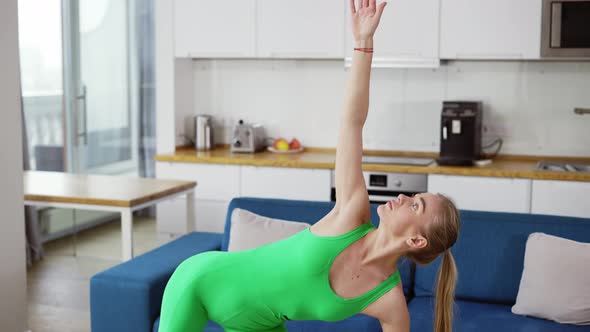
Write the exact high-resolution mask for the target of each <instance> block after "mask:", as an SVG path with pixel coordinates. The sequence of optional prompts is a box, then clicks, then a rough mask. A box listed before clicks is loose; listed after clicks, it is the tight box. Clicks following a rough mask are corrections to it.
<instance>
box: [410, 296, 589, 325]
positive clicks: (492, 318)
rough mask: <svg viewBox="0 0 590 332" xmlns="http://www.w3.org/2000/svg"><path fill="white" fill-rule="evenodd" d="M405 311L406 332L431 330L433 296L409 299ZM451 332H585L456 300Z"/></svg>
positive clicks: (504, 309)
mask: <svg viewBox="0 0 590 332" xmlns="http://www.w3.org/2000/svg"><path fill="white" fill-rule="evenodd" d="M408 310H409V311H410V331H412V332H423V331H433V323H434V298H433V297H415V298H413V299H412V300H411V301H410V303H409V304H408ZM453 331H461V332H465V331H477V332H497V331H510V332H554V331H555V332H581V331H586V332H587V331H588V327H587V326H579V325H569V324H559V323H556V322H553V321H549V320H545V319H540V318H532V317H526V316H519V315H515V314H513V313H512V312H511V311H510V305H505V304H492V303H480V302H471V301H462V300H457V301H456V302H455V319H454V321H453Z"/></svg>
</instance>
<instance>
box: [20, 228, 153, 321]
mask: <svg viewBox="0 0 590 332" xmlns="http://www.w3.org/2000/svg"><path fill="white" fill-rule="evenodd" d="M133 225H134V226H133V236H134V253H135V254H136V255H138V254H141V253H144V252H146V251H149V250H151V249H153V248H156V247H158V246H159V245H161V244H163V243H158V241H157V236H156V222H155V220H154V219H148V218H135V220H134V224H133ZM44 249H45V257H44V258H43V259H42V260H41V261H38V262H36V263H35V264H34V265H33V266H32V267H30V268H29V269H28V271H27V284H28V289H27V293H28V310H29V312H28V322H29V329H30V330H31V331H32V332H58V331H59V332H89V331H90V300H89V299H90V287H89V284H90V283H89V281H90V277H92V276H93V275H94V274H96V273H97V272H100V271H103V270H105V269H107V268H109V267H112V266H114V265H117V264H119V263H120V262H121V261H120V257H121V224H120V222H118V221H115V222H111V223H107V224H104V225H101V226H99V227H96V228H94V229H90V230H87V231H83V232H82V233H79V234H78V235H77V236H76V242H75V245H74V237H66V238H62V239H59V240H55V241H52V242H50V243H46V244H45V246H44Z"/></svg>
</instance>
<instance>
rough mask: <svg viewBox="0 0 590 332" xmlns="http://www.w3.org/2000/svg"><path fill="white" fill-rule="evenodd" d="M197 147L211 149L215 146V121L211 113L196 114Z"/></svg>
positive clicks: (200, 149)
mask: <svg viewBox="0 0 590 332" xmlns="http://www.w3.org/2000/svg"><path fill="white" fill-rule="evenodd" d="M194 122H195V139H194V142H195V149H197V150H199V151H202V150H211V149H212V148H213V129H212V126H213V122H212V119H211V116H210V115H206V114H199V115H196V116H195V120H194Z"/></svg>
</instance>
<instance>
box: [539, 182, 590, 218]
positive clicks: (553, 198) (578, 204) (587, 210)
mask: <svg viewBox="0 0 590 332" xmlns="http://www.w3.org/2000/svg"><path fill="white" fill-rule="evenodd" d="M589 203H590V182H575V181H548V180H533V199H532V204H531V211H532V213H538V214H549V215H560V216H570V217H581V218H590V204H589Z"/></svg>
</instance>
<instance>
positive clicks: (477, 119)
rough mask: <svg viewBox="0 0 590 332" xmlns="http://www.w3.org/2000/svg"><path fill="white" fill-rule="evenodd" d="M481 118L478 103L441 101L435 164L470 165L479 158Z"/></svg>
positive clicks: (480, 104)
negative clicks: (438, 146) (438, 152)
mask: <svg viewBox="0 0 590 332" xmlns="http://www.w3.org/2000/svg"><path fill="white" fill-rule="evenodd" d="M481 118H482V103H481V102H478V101H444V102H443V109H442V115H441V122H440V126H441V131H440V156H439V158H438V159H437V160H436V162H437V163H438V164H439V165H460V166H471V165H473V162H474V161H475V160H478V159H480V158H481Z"/></svg>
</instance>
